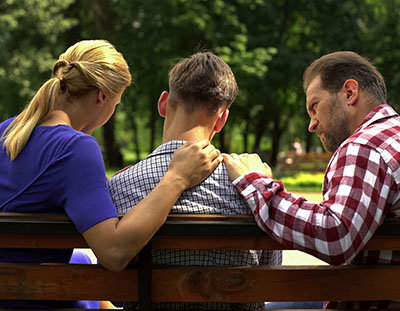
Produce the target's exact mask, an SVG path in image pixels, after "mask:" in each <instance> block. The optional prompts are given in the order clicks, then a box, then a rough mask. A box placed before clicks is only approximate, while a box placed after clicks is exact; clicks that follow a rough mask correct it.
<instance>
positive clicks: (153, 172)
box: [108, 141, 282, 310]
mask: <svg viewBox="0 0 400 311" xmlns="http://www.w3.org/2000/svg"><path fill="white" fill-rule="evenodd" d="M184 143H185V142H184V141H171V142H167V143H165V144H163V145H161V146H160V147H158V148H157V149H156V150H154V151H153V152H152V153H151V154H150V155H149V156H148V157H147V158H146V159H144V160H143V161H141V162H139V163H137V164H136V165H134V166H132V167H130V168H128V169H127V170H125V171H123V172H121V173H119V174H117V175H115V176H114V177H112V178H110V179H109V180H108V187H109V190H110V193H111V196H112V198H113V201H114V203H115V206H116V207H117V209H118V212H120V213H126V212H127V211H128V210H129V209H131V208H132V207H133V206H135V205H136V204H137V203H139V202H140V201H141V200H142V199H144V198H145V197H146V196H147V195H148V194H149V193H150V191H151V190H153V189H154V187H155V186H156V185H157V184H158V182H159V181H160V179H161V178H162V176H164V174H165V173H166V171H167V170H168V165H169V162H170V160H171V158H172V155H173V153H174V151H175V150H176V149H177V148H179V147H180V146H182V145H183V144H184ZM171 213H181V214H185V213H186V214H251V210H250V209H249V208H248V207H247V205H246V203H245V201H244V200H243V199H242V198H241V197H240V196H239V195H238V193H237V192H236V191H235V189H234V187H233V186H232V183H231V182H230V180H229V177H228V174H227V171H226V167H225V164H221V165H219V166H218V167H217V168H216V169H215V171H214V172H213V173H212V174H211V175H210V176H209V177H208V178H207V179H206V180H205V181H204V182H202V183H201V184H200V185H198V186H196V187H193V188H191V189H189V190H186V191H185V192H183V194H182V195H181V197H180V198H179V199H178V201H177V202H176V204H175V206H174V207H173V208H172V210H171ZM281 260H282V259H281V252H280V251H252V250H250V251H214V250H210V251H207V250H153V263H154V264H162V265H197V266H199V265H200V266H246V265H280V264H281ZM124 308H125V309H127V310H134V309H135V308H136V303H126V304H125V307H124ZM263 308H264V303H240V304H239V303H211V302H210V303H154V304H153V310H155V309H161V310H256V309H263Z"/></svg>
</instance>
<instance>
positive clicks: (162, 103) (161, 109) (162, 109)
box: [158, 91, 169, 118]
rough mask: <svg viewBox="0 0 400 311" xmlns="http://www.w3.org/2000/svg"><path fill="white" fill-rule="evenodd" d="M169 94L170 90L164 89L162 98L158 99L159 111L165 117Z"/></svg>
mask: <svg viewBox="0 0 400 311" xmlns="http://www.w3.org/2000/svg"><path fill="white" fill-rule="evenodd" d="M168 96H169V94H168V92H167V91H163V92H162V93H161V95H160V98H159V99H158V113H159V114H160V116H162V117H163V118H165V115H166V114H167V103H168Z"/></svg>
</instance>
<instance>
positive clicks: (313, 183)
mask: <svg viewBox="0 0 400 311" xmlns="http://www.w3.org/2000/svg"><path fill="white" fill-rule="evenodd" d="M279 180H281V181H282V182H283V184H284V185H285V188H286V189H287V190H288V191H291V192H321V189H322V183H323V180H324V173H305V172H300V173H297V174H295V175H293V176H284V177H281V178H280V179H279Z"/></svg>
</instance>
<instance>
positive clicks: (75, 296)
mask: <svg viewBox="0 0 400 311" xmlns="http://www.w3.org/2000/svg"><path fill="white" fill-rule="evenodd" d="M0 289H1V290H0V299H19V300H25V299H32V300H43V299H49V300H109V299H111V298H114V300H115V301H124V300H129V299H134V300H135V299H137V296H138V295H137V293H138V287H137V271H136V269H125V270H124V272H123V273H121V272H111V271H108V270H106V269H104V268H103V267H101V266H98V265H68V264H42V265H36V264H13V263H0Z"/></svg>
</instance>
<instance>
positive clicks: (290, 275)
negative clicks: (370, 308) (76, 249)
mask: <svg viewBox="0 0 400 311" xmlns="http://www.w3.org/2000/svg"><path fill="white" fill-rule="evenodd" d="M26 279H29V280H30V281H29V282H25V280H26ZM338 280H340V286H338ZM136 282H137V273H136V270H135V269H128V270H125V271H124V272H123V273H115V272H110V271H106V270H105V269H103V268H101V267H97V266H93V265H61V264H60V265H41V266H39V265H29V264H0V288H1V290H0V299H56V300H75V299H88V300H97V299H109V300H125V301H136V299H137V290H138V288H137V286H136V285H135V284H136ZM152 284H153V301H165V302H168V301H170V302H172V301H175V302H183V301H194V302H196V301H197V302H207V301H219V302H246V301H308V300H309V301H315V300H333V301H335V300H366V299H369V300H375V299H388V298H390V299H397V300H399V299H400V291H399V290H398V288H399V285H400V266H340V267H331V266H287V267H238V268H221V267H179V268H176V267H171V268H157V267H155V268H154V270H153V276H152Z"/></svg>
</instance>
